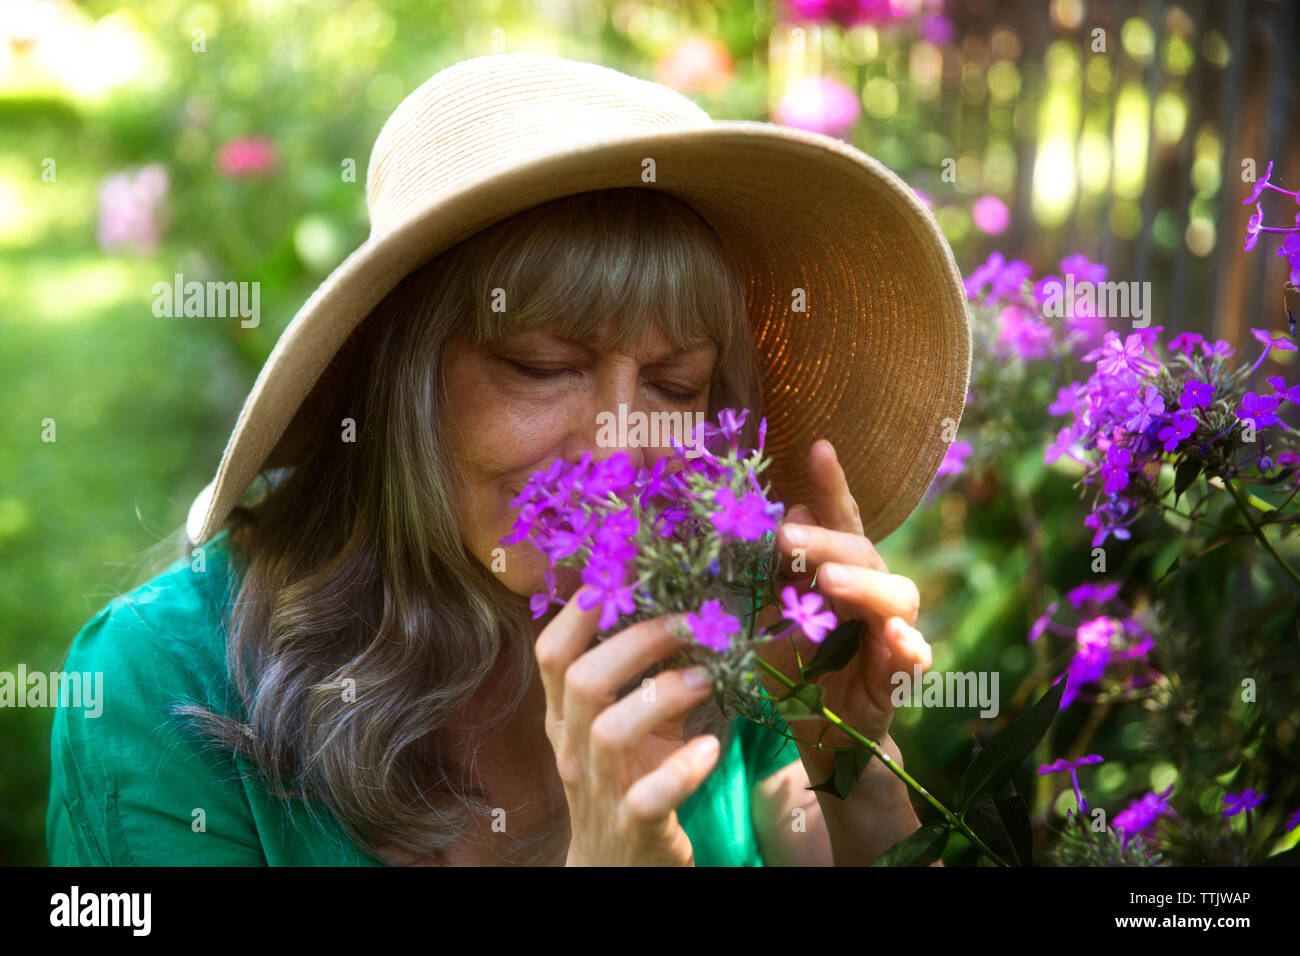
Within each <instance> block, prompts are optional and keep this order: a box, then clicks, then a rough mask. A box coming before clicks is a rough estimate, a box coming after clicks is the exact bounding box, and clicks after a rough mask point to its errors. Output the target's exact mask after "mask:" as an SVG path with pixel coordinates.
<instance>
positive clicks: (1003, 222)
mask: <svg viewBox="0 0 1300 956" xmlns="http://www.w3.org/2000/svg"><path fill="white" fill-rule="evenodd" d="M971 218H973V219H974V220H975V228H976V229H978V230H979V231H980V232H982V233H984V234H985V235H988V236H1000V235H1002V233H1004V232H1006V231H1007V226H1009V225H1011V213H1010V212H1009V211H1008V210H1007V204H1006V203H1004V202H1003V201H1002V200H1001V199H999V198H998V197H997V196H980V198H979V199H977V200H975V205H974V206H972V207H971Z"/></svg>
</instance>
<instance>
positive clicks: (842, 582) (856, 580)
mask: <svg viewBox="0 0 1300 956" xmlns="http://www.w3.org/2000/svg"><path fill="white" fill-rule="evenodd" d="M817 588H818V590H820V591H821V592H822V593H823V594H825V595H826V596H827V597H829V598H831V599H832V600H833V601H835V603H836V605H837V606H838V607H840V608H842V609H843V610H845V611H846V612H847V613H848V614H849V616H852V617H857V616H859V615H870V616H871V617H872V618H875V619H877V620H880V621H881V622H882V623H883V622H884V620H885V619H887V618H891V617H901V618H902V619H903V620H904V621H905V622H906V623H907V624H909V625H910V624H915V623H916V614H917V611H918V609H919V608H920V605H921V595H920V592H919V591H917V589H916V583H915V582H914V581H913V580H912V579H911V578H908V577H904V576H903V575H901V574H887V573H885V572H883V571H873V570H872V569H871V568H863V567H859V566H858V565H855V564H840V563H838V562H826V563H824V564H822V565H821V566H819V567H818V569H817Z"/></svg>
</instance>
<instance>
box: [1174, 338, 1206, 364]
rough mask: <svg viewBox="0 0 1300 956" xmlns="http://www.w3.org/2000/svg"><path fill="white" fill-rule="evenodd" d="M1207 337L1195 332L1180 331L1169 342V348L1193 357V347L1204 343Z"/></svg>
mask: <svg viewBox="0 0 1300 956" xmlns="http://www.w3.org/2000/svg"><path fill="white" fill-rule="evenodd" d="M1204 341H1205V337H1204V336H1202V335H1198V334H1197V333H1195V332H1180V333H1179V334H1178V335H1175V336H1174V337H1173V339H1172V340H1171V341H1170V342H1169V349H1170V351H1172V352H1182V353H1183V355H1185V356H1187V357H1188V358H1189V359H1190V358H1191V357H1192V349H1193V348H1195V347H1196V346H1197V345H1199V344H1201V343H1203V342H1204Z"/></svg>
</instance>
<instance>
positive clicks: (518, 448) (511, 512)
mask: <svg viewBox="0 0 1300 956" xmlns="http://www.w3.org/2000/svg"><path fill="white" fill-rule="evenodd" d="M447 394H448V401H447V405H446V415H445V418H444V422H443V427H444V432H445V434H447V436H448V441H449V451H450V452H451V454H453V455H454V456H455V457H456V459H457V460H458V462H459V463H460V465H461V467H462V469H463V470H464V472H465V478H466V482H467V484H466V485H465V486H464V487H462V488H461V489H459V491H458V494H457V518H458V520H459V521H460V522H461V535H462V539H463V541H464V543H465V546H466V547H467V548H469V550H470V552H471V553H472V554H473V555H474V556H475V557H476V558H478V560H479V561H481V562H482V563H483V565H484V566H485V567H488V568H489V569H491V570H492V571H493V572H494V573H495V574H496V575H497V576H498V578H499V579H500V580H501V582H502V583H503V584H505V586H506V587H508V588H509V589H510V590H511V591H514V592H516V593H518V594H533V593H536V592H537V591H539V590H541V589H542V572H543V571H544V570H545V569H546V567H547V566H548V565H547V561H546V558H545V557H544V556H543V555H542V554H541V553H540V552H539V551H538V550H537V549H536V548H534V547H533V546H532V545H531V544H529V543H528V542H526V541H525V542H519V543H517V544H513V545H502V544H501V543H500V541H501V539H502V538H503V537H505V536H506V535H508V534H509V533H510V532H511V530H512V529H513V527H514V520H515V513H516V511H515V509H514V508H512V507H511V506H510V501H511V500H512V499H513V498H514V497H515V496H516V495H518V494H519V492H520V491H521V490H522V488H523V485H524V483H525V482H526V481H527V480H528V478H529V476H530V475H531V474H532V473H533V472H534V471H536V470H537V469H538V468H541V467H543V466H544V465H546V464H547V463H548V462H549V461H550V460H551V459H552V458H554V457H555V455H556V454H557V453H558V448H559V445H560V443H561V442H562V440H563V438H564V435H565V433H566V429H565V426H564V416H563V409H562V407H560V406H558V405H547V406H540V405H539V404H538V403H537V402H535V401H527V402H525V401H519V400H516V399H515V398H514V397H512V396H511V395H509V394H508V390H505V389H502V388H501V387H500V386H499V384H494V383H493V382H492V381H491V380H490V376H488V375H487V374H466V372H464V371H462V372H461V373H460V374H457V375H449V376H448V378H447ZM498 549H501V550H498Z"/></svg>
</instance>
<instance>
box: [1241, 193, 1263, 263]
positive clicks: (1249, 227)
mask: <svg viewBox="0 0 1300 956" xmlns="http://www.w3.org/2000/svg"><path fill="white" fill-rule="evenodd" d="M1243 205H1244V203H1243ZM1263 225H1264V210H1263V209H1261V208H1260V206H1259V203H1255V215H1253V216H1251V217H1250V218H1249V219H1247V220H1246V247H1245V251H1246V252H1250V250H1251V249H1254V248H1255V243H1257V242H1259V230H1260V228H1261V227H1262V226H1263Z"/></svg>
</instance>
